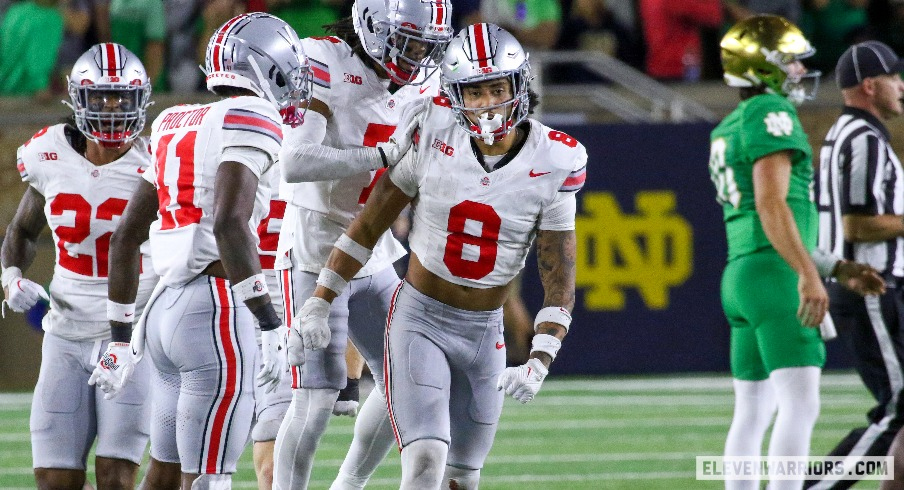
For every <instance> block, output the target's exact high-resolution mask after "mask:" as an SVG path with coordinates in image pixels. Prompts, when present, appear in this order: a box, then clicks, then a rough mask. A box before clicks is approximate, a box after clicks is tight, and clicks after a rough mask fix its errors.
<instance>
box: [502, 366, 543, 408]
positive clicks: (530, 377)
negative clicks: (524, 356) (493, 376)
mask: <svg viewBox="0 0 904 490" xmlns="http://www.w3.org/2000/svg"><path fill="white" fill-rule="evenodd" d="M547 374H549V370H548V369H546V366H544V365H543V363H542V362H541V361H540V360H539V359H537V358H533V357H532V358H530V359H528V360H527V362H526V363H524V364H522V365H521V366H518V367H510V368H505V371H502V374H501V375H499V382H498V383H496V389H497V390H505V393H506V394H507V395H511V396H512V398H514V399H515V400H518V401H519V402H521V403H527V402H529V401H531V400H533V399H534V397H535V396H537V393H538V392H539V391H540V386H541V385H542V384H543V380H544V379H545V378H546V375H547Z"/></svg>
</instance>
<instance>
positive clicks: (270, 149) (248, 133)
mask: <svg viewBox="0 0 904 490" xmlns="http://www.w3.org/2000/svg"><path fill="white" fill-rule="evenodd" d="M242 99H244V100H243V101H242V103H241V104H236V105H235V106H233V107H231V108H229V109H227V110H226V113H225V115H224V116H223V149H224V151H225V149H226V148H229V147H234V146H238V147H251V148H257V149H259V150H261V151H262V152H264V153H265V154H267V155H268V156H269V159H270V162H271V163H272V162H276V161H277V159H278V157H279V149H280V146H282V140H283V133H282V126H281V125H280V123H279V122H278V121H280V116H279V113H278V112H276V108H275V107H273V106H272V105H271V104H270V103H269V102H267V101H266V100H264V99H262V98H260V97H242ZM265 170H266V168H264V169H262V170H261V171H260V172H257V173H258V177H259V176H260V174H261V173H263V172H264V171H265Z"/></svg>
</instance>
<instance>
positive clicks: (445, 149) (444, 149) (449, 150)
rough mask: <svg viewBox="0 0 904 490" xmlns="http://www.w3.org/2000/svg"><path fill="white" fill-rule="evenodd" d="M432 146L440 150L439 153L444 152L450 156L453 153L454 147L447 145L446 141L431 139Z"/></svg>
mask: <svg viewBox="0 0 904 490" xmlns="http://www.w3.org/2000/svg"><path fill="white" fill-rule="evenodd" d="M433 148H436V149H437V150H439V151H440V153H445V154H446V155H447V156H450V157H451V156H452V155H454V154H455V148H452V147H451V146H449V145H447V144H446V142H444V141H440V140H439V139H434V140H433Z"/></svg>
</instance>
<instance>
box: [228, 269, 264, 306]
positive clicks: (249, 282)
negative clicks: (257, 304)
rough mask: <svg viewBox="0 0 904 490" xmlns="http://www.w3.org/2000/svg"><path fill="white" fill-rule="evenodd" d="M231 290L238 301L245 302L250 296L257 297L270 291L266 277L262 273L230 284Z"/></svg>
mask: <svg viewBox="0 0 904 490" xmlns="http://www.w3.org/2000/svg"><path fill="white" fill-rule="evenodd" d="M232 292H233V293H235V296H236V298H238V300H239V301H241V302H243V303H244V302H245V301H248V300H249V299H251V298H257V297H258V296H263V295H265V294H269V293H270V288H268V287H267V278H265V277H264V274H263V273H261V274H255V275H253V276H251V277H248V278H246V279H245V280H244V281H242V282H240V283H238V284H236V285H234V286H232Z"/></svg>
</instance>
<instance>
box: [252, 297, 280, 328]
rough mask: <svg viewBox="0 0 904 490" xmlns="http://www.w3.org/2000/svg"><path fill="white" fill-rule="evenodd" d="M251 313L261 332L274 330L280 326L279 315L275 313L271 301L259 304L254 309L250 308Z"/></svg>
mask: <svg viewBox="0 0 904 490" xmlns="http://www.w3.org/2000/svg"><path fill="white" fill-rule="evenodd" d="M251 313H253V314H254V317H255V318H257V326H259V327H260V328H261V331H262V332H268V331H270V330H276V329H277V328H279V327H280V326H282V320H280V319H279V315H277V314H276V310H275V309H274V308H273V303H267V304H265V305H260V306H258V307H257V308H255V309H254V310H251Z"/></svg>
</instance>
